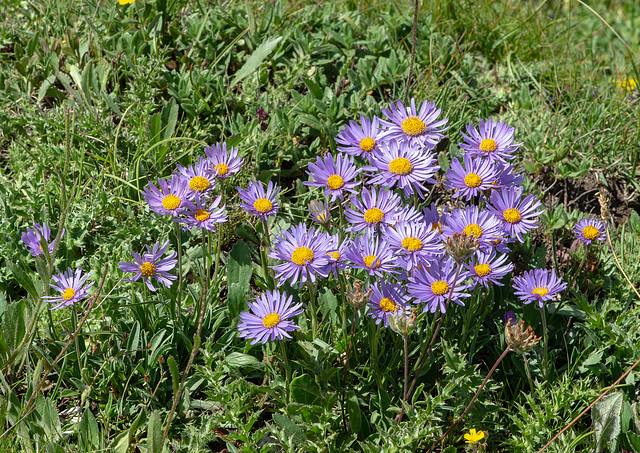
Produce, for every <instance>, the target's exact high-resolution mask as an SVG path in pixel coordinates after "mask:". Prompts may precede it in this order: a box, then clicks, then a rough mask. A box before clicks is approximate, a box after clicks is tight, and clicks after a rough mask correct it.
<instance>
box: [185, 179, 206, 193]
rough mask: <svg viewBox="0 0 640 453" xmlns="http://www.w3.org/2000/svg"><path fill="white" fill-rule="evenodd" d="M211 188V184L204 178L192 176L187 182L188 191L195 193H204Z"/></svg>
mask: <svg viewBox="0 0 640 453" xmlns="http://www.w3.org/2000/svg"><path fill="white" fill-rule="evenodd" d="M210 186H211V183H210V182H209V180H208V179H207V178H205V177H204V176H194V177H193V178H191V181H189V189H190V190H193V191H196V192H204V191H205V190H207V189H208V188H209V187H210Z"/></svg>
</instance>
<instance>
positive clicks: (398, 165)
mask: <svg viewBox="0 0 640 453" xmlns="http://www.w3.org/2000/svg"><path fill="white" fill-rule="evenodd" d="M411 170H413V165H411V162H410V161H409V159H407V158H405V157H398V158H396V159H393V160H392V161H391V162H389V171H390V172H391V173H394V174H396V175H399V176H404V175H408V174H409V173H411Z"/></svg>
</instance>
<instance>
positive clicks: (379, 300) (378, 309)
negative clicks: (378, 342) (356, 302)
mask: <svg viewBox="0 0 640 453" xmlns="http://www.w3.org/2000/svg"><path fill="white" fill-rule="evenodd" d="M371 289H372V290H373V291H372V292H371V299H370V300H369V303H368V304H367V305H368V306H369V308H371V311H370V312H369V316H371V317H372V318H374V319H375V321H376V324H380V322H383V323H384V326H385V327H389V318H390V317H391V316H392V315H393V313H394V312H395V311H396V310H402V309H403V308H404V310H405V313H406V312H408V311H409V297H408V296H407V292H406V291H405V289H404V288H403V287H402V286H401V285H396V284H388V283H381V284H378V283H374V284H373V285H371Z"/></svg>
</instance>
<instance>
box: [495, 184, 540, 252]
mask: <svg viewBox="0 0 640 453" xmlns="http://www.w3.org/2000/svg"><path fill="white" fill-rule="evenodd" d="M522 191H523V189H522V187H515V188H514V189H513V190H502V191H499V192H498V191H494V192H492V193H491V204H490V205H488V206H487V209H488V210H489V212H491V213H492V214H494V215H495V216H496V217H497V218H498V219H500V221H501V222H502V228H503V229H504V232H505V233H507V234H508V235H509V236H511V237H515V238H518V241H520V242H523V241H524V239H523V238H522V235H523V234H526V233H527V232H528V231H529V230H533V229H534V228H536V227H537V225H536V219H537V218H538V216H539V215H540V214H542V213H543V212H544V208H542V203H540V201H539V200H538V197H536V196H535V195H527V196H526V197H525V198H524V199H522V200H521V197H522Z"/></svg>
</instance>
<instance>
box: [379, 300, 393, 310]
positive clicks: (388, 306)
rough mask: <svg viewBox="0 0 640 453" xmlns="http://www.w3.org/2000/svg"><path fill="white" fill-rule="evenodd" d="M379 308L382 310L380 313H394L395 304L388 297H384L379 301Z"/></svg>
mask: <svg viewBox="0 0 640 453" xmlns="http://www.w3.org/2000/svg"><path fill="white" fill-rule="evenodd" d="M380 308H381V309H382V311H386V312H392V311H396V304H395V302H394V301H392V300H391V299H389V298H388V297H385V298H384V299H382V300H381V301H380Z"/></svg>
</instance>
